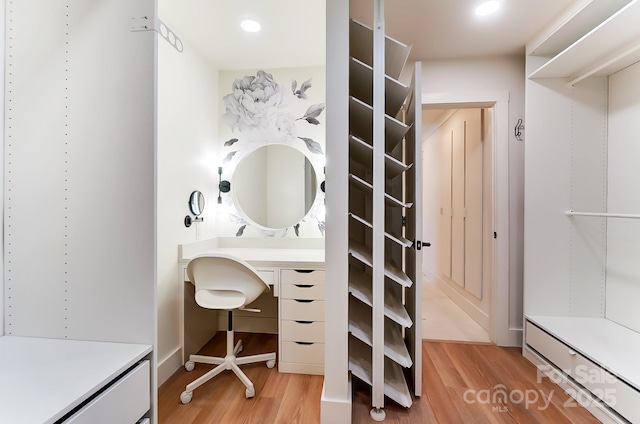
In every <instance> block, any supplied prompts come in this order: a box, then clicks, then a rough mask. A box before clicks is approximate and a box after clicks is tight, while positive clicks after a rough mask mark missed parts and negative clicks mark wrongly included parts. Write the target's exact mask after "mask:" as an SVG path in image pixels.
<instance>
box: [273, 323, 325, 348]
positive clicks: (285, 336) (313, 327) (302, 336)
mask: <svg viewBox="0 0 640 424" xmlns="http://www.w3.org/2000/svg"><path fill="white" fill-rule="evenodd" d="M280 330H281V333H280V337H281V338H282V340H284V341H288V342H321V343H324V322H322V321H316V322H313V321H282V323H281V329H280Z"/></svg>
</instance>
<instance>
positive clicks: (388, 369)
mask: <svg viewBox="0 0 640 424" xmlns="http://www.w3.org/2000/svg"><path fill="white" fill-rule="evenodd" d="M374 3H375V6H374V7H375V8H376V10H375V13H374V15H375V17H374V26H373V27H374V28H370V27H368V26H366V25H364V24H362V23H360V22H357V21H354V20H352V21H351V22H350V35H349V40H350V42H349V46H350V55H351V58H350V62H349V132H350V135H349V216H350V219H349V247H348V255H349V275H348V281H349V323H348V325H349V334H350V335H349V370H350V372H351V373H352V375H354V376H355V377H357V378H358V379H359V380H361V381H363V382H365V383H366V384H368V385H370V386H371V405H372V410H371V417H372V418H373V419H374V420H377V421H380V420H382V419H384V410H383V408H384V402H385V398H389V399H391V400H393V401H395V402H396V403H398V404H399V405H402V406H404V407H410V406H411V405H412V402H413V398H412V394H411V390H410V387H411V386H410V384H411V383H412V382H411V377H410V378H407V377H408V376H410V375H411V374H413V380H414V381H413V383H414V384H415V387H414V388H413V391H414V392H415V394H416V395H420V394H421V391H420V390H421V389H420V386H421V380H420V377H419V376H420V374H421V369H420V364H421V356H420V350H419V349H416V346H415V343H412V342H411V340H415V339H416V335H415V334H414V333H415V332H416V331H419V328H420V327H419V324H418V321H420V317H418V319H416V309H417V308H418V307H419V306H416V304H415V302H416V301H417V302H419V299H420V296H419V295H416V294H415V291H416V290H419V286H420V284H419V282H418V284H416V281H415V280H416V278H415V274H416V273H415V270H413V271H412V270H410V269H408V268H409V267H410V266H411V265H414V267H415V258H414V259H413V260H408V259H407V258H412V257H414V256H415V255H416V253H415V250H414V246H415V245H416V241H415V240H416V239H417V238H418V237H419V236H416V234H415V233H411V232H409V231H407V229H408V226H407V227H405V226H403V225H404V222H405V219H406V218H409V215H410V214H409V213H408V211H410V210H411V209H412V208H414V204H415V199H416V197H415V196H416V195H415V193H410V191H411V190H412V189H415V184H412V183H410V180H411V178H415V175H414V174H412V175H409V171H413V170H415V169H416V164H415V163H414V162H415V161H414V160H413V159H414V158H415V157H416V154H415V139H416V137H415V134H414V132H416V131H419V130H420V123H419V122H418V123H417V124H416V123H415V121H416V119H415V117H412V116H409V111H410V110H411V111H413V112H415V110H416V108H415V106H411V105H410V104H409V102H411V101H413V102H415V101H416V99H419V94H418V95H416V94H415V93H413V91H415V90H419V86H418V87H416V84H415V83H413V84H412V85H411V86H408V85H405V84H403V83H401V82H399V81H398V78H399V76H400V74H401V73H402V71H403V69H404V66H405V64H406V62H407V59H408V55H409V52H410V50H411V48H410V47H409V46H407V45H405V44H403V43H401V42H398V41H397V40H394V39H392V38H390V37H388V36H386V35H385V34H384V22H383V17H382V7H381V3H382V2H381V1H380V0H377V1H376V2H374ZM417 69H420V68H419V65H418V67H417ZM418 79H419V78H418ZM412 90H413V91H412ZM418 109H419V108H418ZM407 118H409V119H407ZM407 151H411V153H409V154H407ZM415 219H416V217H415V215H411V217H410V218H409V220H415ZM411 229H412V230H413V229H415V225H413V224H412V225H411ZM416 299H417V300H416ZM412 302H413V303H412ZM417 338H420V336H419V335H418V336H417ZM416 376H418V377H417V378H416Z"/></svg>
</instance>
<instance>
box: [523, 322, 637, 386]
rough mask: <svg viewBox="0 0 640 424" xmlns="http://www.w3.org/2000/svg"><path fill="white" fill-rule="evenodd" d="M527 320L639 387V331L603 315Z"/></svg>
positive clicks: (623, 379) (621, 378) (628, 382)
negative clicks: (598, 316) (602, 316)
mask: <svg viewBox="0 0 640 424" xmlns="http://www.w3.org/2000/svg"><path fill="white" fill-rule="evenodd" d="M527 320H529V321H530V322H532V323H534V324H535V325H537V326H538V327H540V328H542V329H543V330H544V331H546V332H547V333H549V334H551V335H552V336H554V337H556V338H558V339H560V340H562V341H563V342H564V343H565V344H566V345H568V346H570V347H571V348H572V349H574V350H575V351H576V352H579V353H581V354H582V355H583V356H585V357H586V358H589V359H590V360H591V361H593V362H594V363H596V364H598V365H599V366H601V367H602V368H604V369H606V370H607V371H609V372H610V373H612V374H613V375H615V376H616V377H617V378H619V379H620V380H622V381H625V382H626V383H627V384H629V385H630V386H632V387H634V388H635V389H636V390H640V360H638V353H639V352H640V333H637V332H635V331H633V330H630V329H629V328H626V327H623V326H622V325H620V324H617V323H615V322H613V321H611V320H608V319H605V318H583V317H553V316H527Z"/></svg>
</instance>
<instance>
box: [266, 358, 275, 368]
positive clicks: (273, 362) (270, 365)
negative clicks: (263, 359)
mask: <svg viewBox="0 0 640 424" xmlns="http://www.w3.org/2000/svg"><path fill="white" fill-rule="evenodd" d="M275 366H276V360H275V359H269V360H268V361H267V368H273V367H275Z"/></svg>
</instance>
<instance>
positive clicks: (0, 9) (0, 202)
mask: <svg viewBox="0 0 640 424" xmlns="http://www.w3.org/2000/svg"><path fill="white" fill-rule="evenodd" d="M4 10H5V2H4V1H0V45H2V46H4ZM0 81H4V54H3V55H0ZM0 116H2V117H4V89H3V90H0ZM0 140H2V143H0V157H4V125H0ZM0 175H4V161H0ZM0 187H2V193H3V195H2V196H0V210H2V211H3V218H4V178H3V179H2V185H1V186H0ZM0 254H2V258H3V260H2V261H0V276H3V277H2V278H0V336H2V335H4V233H3V234H0Z"/></svg>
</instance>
